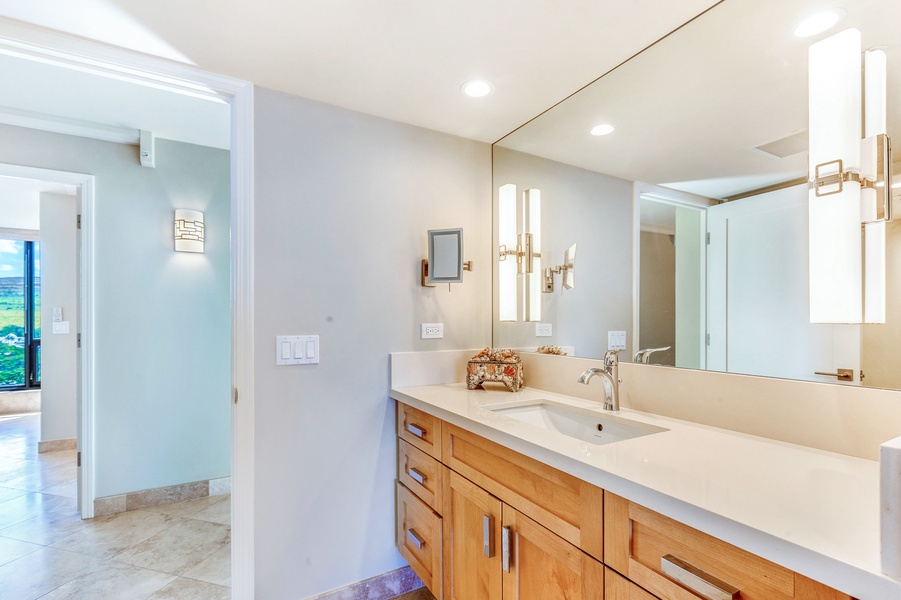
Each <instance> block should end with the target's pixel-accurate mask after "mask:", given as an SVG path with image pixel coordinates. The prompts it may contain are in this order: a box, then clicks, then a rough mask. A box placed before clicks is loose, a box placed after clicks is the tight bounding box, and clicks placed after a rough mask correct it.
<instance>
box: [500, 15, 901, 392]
mask: <svg viewBox="0 0 901 600" xmlns="http://www.w3.org/2000/svg"><path fill="white" fill-rule="evenodd" d="M826 9H831V10H837V11H838V13H839V15H840V16H841V20H840V21H839V22H838V23H837V24H836V25H834V26H833V27H832V28H831V29H829V30H827V31H825V32H822V33H819V34H816V35H813V36H810V37H798V36H796V35H795V33H794V29H795V26H796V25H797V24H798V23H800V22H801V21H803V20H804V19H805V18H806V17H809V16H810V15H812V14H815V13H817V12H819V11H822V10H826ZM897 23H901V2H898V1H897V0H786V1H784V2H778V3H769V4H767V6H766V8H765V9H762V8H761V6H760V3H759V2H755V1H754V0H724V1H723V2H721V3H719V4H717V5H716V6H714V7H713V8H711V9H710V10H708V11H707V12H705V13H703V14H702V15H700V16H698V17H697V18H695V19H694V20H692V21H691V22H690V23H688V24H686V25H685V26H683V27H682V28H680V29H678V30H676V31H675V32H673V33H671V34H670V35H669V36H667V37H666V38H664V39H663V40H661V41H659V42H658V43H656V44H655V45H653V46H651V47H650V48H648V49H647V50H645V51H644V52H642V53H640V54H638V55H636V56H635V57H633V58H632V59H630V60H629V61H627V62H626V63H624V64H622V65H621V66H619V67H617V68H616V69H614V70H613V71H611V72H609V73H607V74H606V75H604V76H603V77H601V78H600V79H598V80H597V81H595V82H594V83H592V84H591V85H589V86H587V87H586V88H584V89H582V90H581V91H579V92H578V93H576V94H574V95H573V96H571V97H569V98H567V99H566V100H565V101H563V102H561V103H560V104H558V105H556V106H554V107H553V108H551V109H550V110H548V111H546V112H544V113H542V114H541V115H539V116H538V117H536V118H535V119H533V120H531V121H529V122H528V123H527V124H525V125H523V126H522V127H520V128H519V129H517V130H515V131H514V132H512V133H510V134H509V135H507V136H506V137H504V138H503V139H502V140H500V141H499V142H497V143H496V144H495V145H494V149H493V158H494V206H495V210H494V217H495V242H496V243H495V259H496V260H500V259H501V258H502V257H501V256H500V253H499V252H498V246H499V245H500V244H499V243H498V242H499V238H498V225H500V223H499V222H498V219H499V202H500V200H501V198H500V196H501V193H500V191H499V190H500V188H501V187H502V186H508V187H507V188H505V190H507V191H509V190H510V189H514V188H515V190H516V191H515V194H516V197H517V198H522V196H523V194H525V193H526V192H531V193H532V194H533V195H534V194H537V191H538V190H540V198H541V203H540V211H541V212H540V222H539V225H534V224H533V225H532V226H531V227H532V228H535V229H536V231H537V228H538V227H539V226H540V236H539V237H536V240H540V242H537V241H536V242H535V243H534V244H533V247H532V248H530V250H531V251H533V252H534V254H535V255H537V256H538V257H539V258H538V259H537V260H539V261H540V267H539V266H538V263H537V262H536V264H535V268H534V269H532V270H531V272H528V271H529V270H528V269H525V268H522V267H520V271H521V273H520V274H518V275H517V277H519V278H520V280H521V282H522V283H521V285H520V286H519V288H518V291H516V292H514V296H515V295H516V294H518V298H519V302H520V306H521V307H522V306H528V307H530V310H529V311H528V313H526V312H524V311H523V310H521V309H520V310H519V311H518V312H517V310H516V307H515V305H514V307H513V312H511V311H510V309H507V310H506V311H505V312H502V311H500V310H499V295H500V296H502V297H508V296H509V293H508V292H504V291H502V290H499V289H498V287H499V285H498V277H497V276H496V277H495V286H494V287H495V293H494V344H495V345H496V346H512V347H517V348H524V349H530V348H535V347H538V346H544V345H548V344H553V345H557V346H560V347H562V348H563V349H564V350H565V351H567V352H569V353H571V354H573V355H575V356H584V357H601V356H603V354H604V352H605V351H606V350H607V349H608V347H609V345H610V343H611V342H612V340H614V339H615V336H613V335H611V333H614V334H615V333H616V332H622V331H625V332H626V334H627V335H626V341H625V344H624V345H625V349H624V350H623V352H622V353H621V360H624V361H625V360H635V357H636V354H638V360H641V361H642V362H649V363H652V364H654V363H656V364H665V365H671V366H676V367H686V368H696V369H698V368H700V369H709V370H717V371H726V372H733V373H744V374H751V375H765V376H774V377H783V378H790V379H801V380H809V381H818V382H824V383H835V382H838V378H837V377H835V376H834V375H832V374H835V373H838V372H839V369H842V370H846V371H850V372H851V377H850V379H851V380H850V381H848V382H846V383H843V384H845V385H865V386H873V387H884V388H892V389H901V368H899V367H898V365H899V363H901V219H897V216H898V215H897V213H898V211H897V210H896V220H895V221H893V222H891V223H888V225H887V227H886V237H887V244H886V245H887V253H886V263H887V279H886V288H887V314H886V322H885V323H884V324H866V325H840V324H836V325H824V324H811V323H810V320H809V312H808V295H809V291H808V287H809V286H808V275H807V272H808V261H809V258H810V257H809V254H810V253H809V250H808V202H807V197H808V186H807V179H808V152H807V142H808V136H807V127H808V108H807V107H808V48H809V46H810V45H811V44H813V43H815V42H817V41H818V40H821V39H823V38H826V37H828V36H830V35H832V34H834V33H837V32H839V31H842V30H844V29H847V28H851V27H854V28H857V29H859V30H860V31H861V34H862V41H863V49H869V48H875V47H882V48H884V49H885V53H886V56H887V63H888V84H887V90H888V93H887V96H888V134H889V135H890V136H891V137H892V138H893V140H894V141H895V144H894V145H895V155H896V156H897V157H901V151H899V148H901V33H899V32H898V29H897ZM602 124H605V125H612V131H611V132H608V133H606V135H593V134H592V133H591V132H592V129H593V128H595V127H597V126H598V125H602ZM607 129H608V130H609V129H610V128H609V127H608V128H607ZM595 133H602V131H597V130H596V131H595ZM895 171H896V178H895V180H896V181H901V177H899V176H898V174H897V173H898V165H897V163H896V167H895ZM899 191H901V190H898V189H896V190H895V193H898V192H899ZM895 205H896V206H898V205H899V203H898V202H895ZM519 211H520V213H522V212H523V209H522V207H520V209H519ZM517 218H518V219H519V220H518V221H517V223H519V224H520V225H519V229H520V232H522V230H523V227H524V225H523V220H522V219H521V218H520V217H517ZM511 239H512V238H511ZM573 244H578V251H579V255H578V260H577V261H576V266H575V268H576V269H578V273H577V275H576V277H575V282H576V284H575V286H574V287H573V289H567V288H565V287H564V286H562V285H559V279H558V285H556V286H555V287H554V291H553V292H551V293H541V294H540V295H537V296H536V295H535V293H536V292H535V290H536V289H538V288H540V283H541V281H542V280H541V277H542V276H543V272H544V270H545V269H547V268H549V267H550V268H553V267H555V266H559V265H560V264H561V263H562V262H563V261H564V253H565V251H566V250H567V249H568V248H569V247H570V246H572V245H573ZM508 258H511V257H508ZM525 262H527V261H523V264H525ZM496 264H497V265H499V267H497V268H495V273H496V274H497V273H499V272H500V271H502V268H501V267H500V266H502V265H503V264H504V263H503V261H500V262H498V263H496ZM508 267H509V268H510V269H512V268H513V267H512V266H509V263H508ZM536 282H537V284H536ZM536 307H537V308H536ZM502 314H503V315H506V316H505V317H504V318H501V317H502ZM511 315H512V316H511ZM543 323H546V324H550V325H551V328H550V335H547V334H548V329H547V328H546V327H544V328H539V327H538V325H539V324H543ZM539 333H540V336H539ZM639 352H641V353H640V354H639Z"/></svg>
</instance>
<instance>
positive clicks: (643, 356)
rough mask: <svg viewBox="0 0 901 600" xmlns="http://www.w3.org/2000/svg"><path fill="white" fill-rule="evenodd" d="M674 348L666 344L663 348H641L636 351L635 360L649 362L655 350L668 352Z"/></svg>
mask: <svg viewBox="0 0 901 600" xmlns="http://www.w3.org/2000/svg"><path fill="white" fill-rule="evenodd" d="M670 348H672V346H664V347H663V348H645V349H644V350H639V351H638V352H636V353H635V362H637V363H644V364H648V361H650V360H651V354H653V353H654V352H666V351H667V350H669V349H670Z"/></svg>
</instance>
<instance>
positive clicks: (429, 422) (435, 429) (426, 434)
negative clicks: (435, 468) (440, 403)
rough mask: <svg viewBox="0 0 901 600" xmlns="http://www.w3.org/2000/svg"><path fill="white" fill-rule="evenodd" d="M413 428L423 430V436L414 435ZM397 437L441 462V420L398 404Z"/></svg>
mask: <svg viewBox="0 0 901 600" xmlns="http://www.w3.org/2000/svg"><path fill="white" fill-rule="evenodd" d="M411 427H414V428H418V429H419V430H421V431H422V436H421V437H420V436H417V435H415V434H414V433H412V431H411ZM397 435H398V437H400V438H401V439H402V440H404V441H406V442H408V443H410V444H413V445H414V446H416V447H417V448H419V449H420V450H422V451H423V452H425V453H426V454H428V455H429V456H432V457H434V458H436V459H438V460H441V419H439V418H437V417H433V416H432V415H430V414H428V413H425V412H422V411H421V410H418V409H416V408H413V407H412V406H407V405H406V404H404V403H402V402H398V403H397Z"/></svg>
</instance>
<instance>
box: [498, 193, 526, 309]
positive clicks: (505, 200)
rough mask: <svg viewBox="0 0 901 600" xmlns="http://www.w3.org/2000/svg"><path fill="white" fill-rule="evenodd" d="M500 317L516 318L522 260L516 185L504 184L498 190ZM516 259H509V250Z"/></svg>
mask: <svg viewBox="0 0 901 600" xmlns="http://www.w3.org/2000/svg"><path fill="white" fill-rule="evenodd" d="M497 237H498V243H499V244H500V248H499V260H500V262H499V263H498V288H497V289H498V293H497V296H498V305H499V306H498V309H499V310H498V318H499V319H500V320H501V321H515V320H516V272H517V263H520V262H521V259H520V257H519V256H518V254H516V250H515V249H516V186H515V185H513V184H512V183H508V184H506V185H502V186H501V188H500V190H498V235H497ZM510 250H513V251H514V254H513V255H514V256H516V260H509V259H508V258H509V257H510V256H511V255H510V254H509V251H510Z"/></svg>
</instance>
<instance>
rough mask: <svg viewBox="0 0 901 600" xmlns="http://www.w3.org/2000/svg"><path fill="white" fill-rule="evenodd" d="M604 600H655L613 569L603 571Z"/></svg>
mask: <svg viewBox="0 0 901 600" xmlns="http://www.w3.org/2000/svg"><path fill="white" fill-rule="evenodd" d="M604 600H657V597H656V596H653V595H651V594H649V593H648V592H646V591H644V590H643V589H641V588H640V587H638V586H637V585H635V584H634V583H632V582H631V581H629V580H628V579H626V578H625V577H623V576H622V575H620V574H619V573H617V572H616V571H614V570H613V569H605V573H604Z"/></svg>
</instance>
